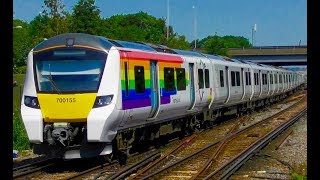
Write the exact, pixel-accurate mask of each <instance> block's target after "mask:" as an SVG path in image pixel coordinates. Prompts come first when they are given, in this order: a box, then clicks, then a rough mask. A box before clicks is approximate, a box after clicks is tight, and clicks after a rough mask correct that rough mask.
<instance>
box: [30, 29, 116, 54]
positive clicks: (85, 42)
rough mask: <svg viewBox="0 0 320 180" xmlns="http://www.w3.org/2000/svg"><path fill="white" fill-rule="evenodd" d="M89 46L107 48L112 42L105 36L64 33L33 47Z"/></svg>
mask: <svg viewBox="0 0 320 180" xmlns="http://www.w3.org/2000/svg"><path fill="white" fill-rule="evenodd" d="M68 46H75V47H76V46H90V47H94V48H97V49H101V50H106V49H107V50H109V49H110V48H111V47H112V46H113V44H112V43H111V42H110V41H108V40H107V39H106V38H104V37H101V36H94V35H89V34H83V33H66V34H60V35H57V36H54V37H52V38H49V39H48V40H45V41H43V42H42V43H40V44H38V45H37V46H36V47H34V48H33V50H34V51H39V50H44V49H47V48H52V47H68Z"/></svg>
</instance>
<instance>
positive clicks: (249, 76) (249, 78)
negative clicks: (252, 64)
mask: <svg viewBox="0 0 320 180" xmlns="http://www.w3.org/2000/svg"><path fill="white" fill-rule="evenodd" d="M248 80H249V85H251V73H250V72H248Z"/></svg>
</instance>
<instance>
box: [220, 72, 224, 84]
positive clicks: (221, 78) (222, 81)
mask: <svg viewBox="0 0 320 180" xmlns="http://www.w3.org/2000/svg"><path fill="white" fill-rule="evenodd" d="M220 86H221V87H224V80H223V70H220Z"/></svg>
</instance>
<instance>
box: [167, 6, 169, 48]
mask: <svg viewBox="0 0 320 180" xmlns="http://www.w3.org/2000/svg"><path fill="white" fill-rule="evenodd" d="M169 10H170V9H169V0H167V44H168V42H169Z"/></svg>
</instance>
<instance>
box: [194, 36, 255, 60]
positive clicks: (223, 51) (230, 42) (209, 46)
mask: <svg viewBox="0 0 320 180" xmlns="http://www.w3.org/2000/svg"><path fill="white" fill-rule="evenodd" d="M193 43H194V41H193ZM191 46H192V44H191ZM250 46H251V44H250V43H249V40H248V39H246V38H244V37H241V36H230V35H229V36H223V37H220V36H217V35H214V36H208V37H206V38H203V39H202V40H200V41H199V44H198V45H197V48H202V49H204V52H205V53H209V54H219V55H224V56H227V52H228V49H229V48H241V47H250Z"/></svg>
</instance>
